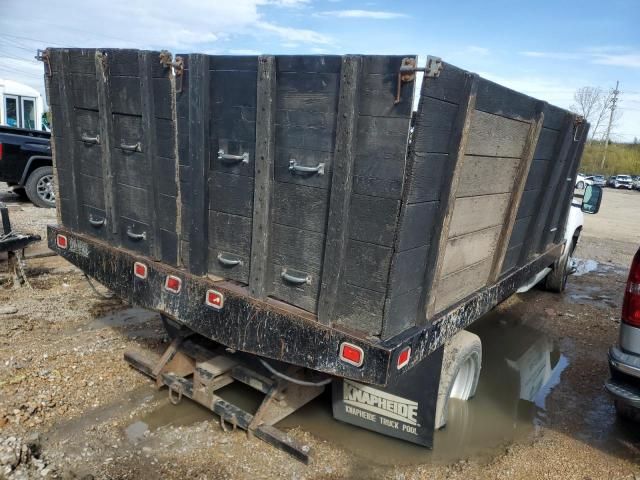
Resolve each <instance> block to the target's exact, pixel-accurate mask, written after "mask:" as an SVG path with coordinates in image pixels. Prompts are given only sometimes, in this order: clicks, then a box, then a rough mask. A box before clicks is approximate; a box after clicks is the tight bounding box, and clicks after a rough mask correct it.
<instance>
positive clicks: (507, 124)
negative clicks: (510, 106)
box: [466, 111, 529, 158]
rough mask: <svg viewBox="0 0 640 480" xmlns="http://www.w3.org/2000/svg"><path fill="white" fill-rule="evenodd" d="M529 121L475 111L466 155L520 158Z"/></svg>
mask: <svg viewBox="0 0 640 480" xmlns="http://www.w3.org/2000/svg"><path fill="white" fill-rule="evenodd" d="M528 133H529V123H525V122H521V121H519V120H511V119H509V118H505V117H500V116H498V115H493V114H490V113H485V112H481V111H477V112H475V114H474V116H473V121H472V122H471V126H470V128H469V142H468V145H467V150H466V152H467V154H468V155H483V156H487V157H511V158H520V157H522V153H523V150H524V147H525V142H526V139H527V134H528Z"/></svg>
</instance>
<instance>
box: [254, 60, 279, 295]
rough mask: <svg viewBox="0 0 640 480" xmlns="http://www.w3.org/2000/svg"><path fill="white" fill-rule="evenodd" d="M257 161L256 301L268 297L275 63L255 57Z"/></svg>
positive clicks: (255, 193) (255, 210)
mask: <svg viewBox="0 0 640 480" xmlns="http://www.w3.org/2000/svg"><path fill="white" fill-rule="evenodd" d="M256 106H257V110H256V155H255V157H256V159H255V162H256V163H255V175H254V193H253V226H252V233H251V267H250V272H249V291H250V293H251V295H252V296H253V297H255V298H264V297H265V296H266V295H267V282H268V281H269V278H268V266H269V257H270V255H269V254H270V246H269V237H270V235H269V230H270V226H271V225H270V224H271V202H272V196H273V172H274V162H275V129H276V125H275V110H276V60H275V57H273V56H261V57H258V87H257V105H256Z"/></svg>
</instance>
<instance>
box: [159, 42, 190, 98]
mask: <svg viewBox="0 0 640 480" xmlns="http://www.w3.org/2000/svg"><path fill="white" fill-rule="evenodd" d="M160 63H161V64H162V66H164V67H165V68H171V69H172V70H173V75H174V77H175V79H176V92H177V93H181V92H182V76H183V73H184V60H183V59H182V57H181V56H180V55H177V56H176V59H175V61H174V60H173V55H171V52H170V51H168V50H162V51H161V52H160Z"/></svg>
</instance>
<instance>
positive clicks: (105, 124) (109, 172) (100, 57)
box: [95, 50, 118, 234]
mask: <svg viewBox="0 0 640 480" xmlns="http://www.w3.org/2000/svg"><path fill="white" fill-rule="evenodd" d="M95 60H96V84H97V93H98V110H99V116H100V118H99V121H100V146H101V149H102V162H101V166H102V182H103V186H104V208H105V213H106V218H107V223H108V226H109V227H110V230H111V233H113V234H116V233H117V232H118V216H117V211H116V206H115V202H114V201H113V196H114V188H115V187H114V178H113V177H114V176H113V161H112V159H111V138H112V131H113V120H112V119H113V115H112V114H111V102H110V101H109V99H110V93H111V92H110V90H111V89H110V83H109V63H108V62H109V58H108V56H107V54H106V53H104V52H101V51H99V50H96V57H95Z"/></svg>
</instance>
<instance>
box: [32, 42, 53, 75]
mask: <svg viewBox="0 0 640 480" xmlns="http://www.w3.org/2000/svg"><path fill="white" fill-rule="evenodd" d="M34 58H35V59H36V60H38V61H39V62H43V63H44V73H45V75H47V76H48V77H50V76H51V61H50V60H49V51H48V50H41V49H38V51H37V52H36V56H35V57H34Z"/></svg>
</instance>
